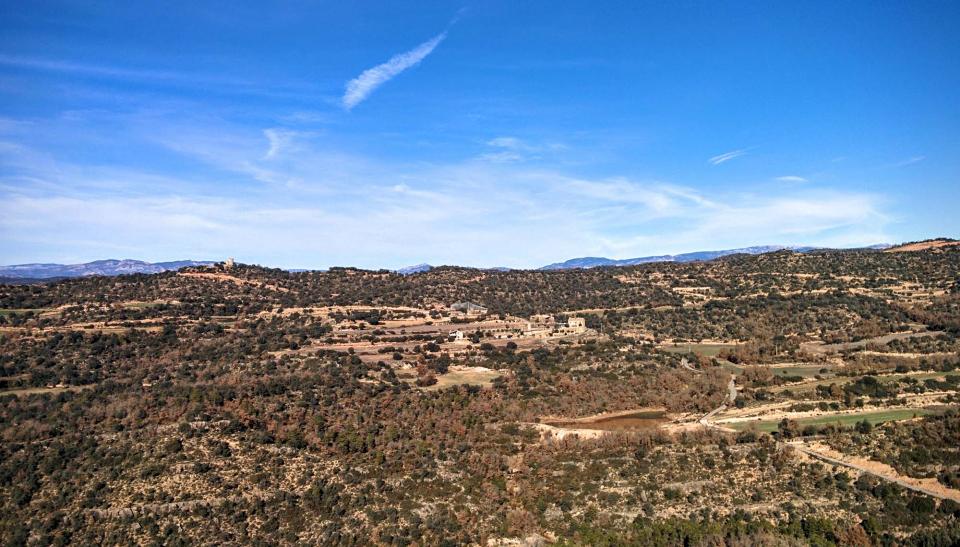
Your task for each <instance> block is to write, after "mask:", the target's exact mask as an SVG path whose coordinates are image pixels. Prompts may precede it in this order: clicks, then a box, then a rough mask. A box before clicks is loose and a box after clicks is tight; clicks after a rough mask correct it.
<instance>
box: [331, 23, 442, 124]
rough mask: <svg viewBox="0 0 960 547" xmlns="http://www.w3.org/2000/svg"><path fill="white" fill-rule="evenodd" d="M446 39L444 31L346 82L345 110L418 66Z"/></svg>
mask: <svg viewBox="0 0 960 547" xmlns="http://www.w3.org/2000/svg"><path fill="white" fill-rule="evenodd" d="M446 37H447V33H446V31H444V32H442V33H440V34H438V35H437V36H434V37H433V38H431V39H429V40H427V41H426V42H424V43H422V44H420V45H419V46H417V47H415V48H413V49H411V50H410V51H406V52H404V53H400V54H397V55H394V56H393V57H391V58H390V60H389V61H387V62H385V63H383V64H379V65H377V66H375V67H373V68H369V69H367V70H364V71H363V73H362V74H360V75H359V76H357V77H356V78H354V79H352V80H350V81H349V82H347V89H346V92H345V93H344V94H343V99H342V101H343V107H344V108H346V109H347V110H350V109H352V108H353V107H355V106H357V105H358V104H360V103H361V102H363V101H364V100H365V99H366V98H367V97H369V96H370V94H371V93H373V91H374V90H375V89H377V88H378V87H380V86H381V85H383V84H385V83H387V82H388V81H390V80H391V79H392V78H393V77H394V76H396V75H398V74H400V73H401V72H403V71H404V70H407V69H408V68H410V67H413V66H416V65H417V64H419V63H420V61H422V60H424V59H425V58H426V56H427V55H430V54H431V53H433V50H434V49H436V47H437V46H438V45H440V42H442V41H443V40H444V39H445V38H446Z"/></svg>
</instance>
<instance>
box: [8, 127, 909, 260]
mask: <svg viewBox="0 0 960 547" xmlns="http://www.w3.org/2000/svg"><path fill="white" fill-rule="evenodd" d="M96 123H97V122H93V121H91V122H85V123H84V124H82V125H79V126H77V125H76V124H73V123H71V124H63V122H61V121H55V122H50V125H48V124H47V123H45V122H43V121H42V120H37V121H35V125H36V126H37V127H35V128H34V129H35V131H36V133H37V135H39V136H41V137H46V136H48V135H50V134H56V140H62V139H67V138H79V136H80V135H83V134H86V133H88V132H89V128H90V127H91V126H95V125H96ZM99 123H102V120H101V121H100V122H99ZM125 126H126V127H127V128H128V129H127V130H126V132H124V134H122V135H114V136H112V138H113V139H115V140H116V141H117V142H118V143H119V142H121V141H122V142H129V141H141V142H144V143H146V144H148V145H150V146H157V145H159V146H163V147H164V148H165V150H166V151H168V152H173V153H175V154H180V155H183V156H184V157H187V158H190V159H191V160H196V161H197V162H198V163H197V167H196V168H194V169H191V171H190V174H189V175H182V174H178V173H169V174H163V175H162V176H161V174H158V173H153V172H151V171H150V170H149V168H147V167H144V166H143V165H140V164H138V163H137V162H135V161H134V162H131V163H130V164H129V166H127V167H124V168H122V169H121V168H120V167H123V166H120V167H115V168H111V169H106V168H104V167H103V166H100V165H98V164H73V163H71V162H69V161H64V160H63V158H61V157H57V156H56V155H54V154H52V153H50V152H46V151H45V150H46V147H43V146H41V147H40V148H37V149H34V148H32V147H31V146H30V145H25V144H19V143H17V142H15V141H13V142H11V143H10V144H9V145H6V146H3V142H2V141H0V234H3V235H4V237H3V238H0V259H2V260H0V261H3V262H7V263H15V262H31V261H36V260H44V261H84V260H90V259H94V258H101V257H103V256H106V255H110V256H113V255H117V253H122V254H123V255H124V256H130V257H134V258H143V259H148V260H158V259H163V258H171V259H172V258H182V257H193V258H217V257H222V256H237V257H240V258H242V259H243V260H246V261H251V262H260V263H264V264H269V265H274V266H287V267H321V266H330V265H336V264H340V265H356V266H363V267H392V266H401V265H403V264H408V263H415V262H423V261H427V262H431V263H438V264H439V263H446V264H450V263H454V264H463V265H478V266H482V265H487V266H489V265H501V264H502V265H508V266H517V267H532V266H540V265H543V264H546V263H548V262H554V261H556V260H557V259H559V258H570V257H574V256H585V255H594V256H611V257H614V258H628V257H632V256H644V255H651V254H666V253H676V252H683V251H691V250H697V249H705V248H728V247H729V248H733V247H743V246H747V245H751V244H759V243H778V244H797V245H800V244H805V245H825V244H837V242H842V243H844V244H869V243H876V242H878V241H885V240H889V239H891V238H890V237H886V235H885V233H884V228H885V227H886V226H888V225H889V224H890V223H891V222H892V220H891V219H890V218H889V217H888V216H887V215H885V214H884V213H883V205H884V201H883V200H882V199H881V196H877V195H872V194H868V193H862V192H856V191H842V190H836V191H832V192H831V191H825V190H816V191H813V190H811V189H809V188H808V187H806V186H802V187H799V188H794V187H791V186H790V185H785V186H784V187H783V188H780V189H774V190H770V189H768V191H766V192H764V193H763V194H758V195H749V194H743V193H726V192H723V191H720V190H717V189H710V190H705V189H697V188H694V187H690V186H685V185H682V184H676V183H670V182H661V181H657V180H636V179H631V178H629V177H616V176H590V175H589V174H587V173H573V172H565V171H564V170H563V169H561V168H558V167H556V166H553V167H546V166H532V165H530V164H525V163H492V162H483V161H476V158H475V157H472V156H465V157H463V158H462V159H459V160H458V159H448V160H446V161H436V162H429V163H421V162H414V163H407V162H401V161H394V160H390V159H385V158H382V157H374V156H365V155H361V154H358V153H355V152H354V153H351V152H348V151H343V150H338V146H342V144H340V145H338V144H337V143H336V142H335V141H334V140H332V139H330V138H329V136H328V135H325V134H324V133H309V132H299V131H297V132H294V131H291V130H287V129H280V128H268V129H263V128H251V127H246V126H236V125H231V124H229V123H224V122H221V123H214V122H212V121H210V119H208V118H202V119H198V120H194V121H193V122H190V121H189V119H188V120H184V117H183V115H182V113H179V112H178V113H176V114H173V113H171V114H170V115H169V118H167V119H164V118H155V117H151V118H149V123H146V122H143V123H127V124H125ZM285 132H286V133H285ZM38 138H39V137H38ZM291 138H292V141H290V140H289V139H291ZM285 139H287V140H285ZM489 146H490V147H491V148H493V149H502V150H504V151H511V150H521V151H522V150H523V149H524V148H525V147H534V148H539V147H543V146H547V145H541V144H530V143H526V142H525V141H523V140H521V139H518V138H516V137H498V138H496V139H491V140H490V144H489ZM294 150H295V151H296V153H291V152H292V151H294ZM187 176H188V177H189V178H185V177H187ZM264 183H266V184H264ZM558 226H560V227H562V228H561V229H558ZM64 234H70V236H71V239H70V240H69V241H66V240H65V239H64ZM291 234H295V235H297V237H292V236H291ZM304 234H306V236H305V237H304ZM758 234H761V235H760V236H758ZM757 237H762V238H763V239H762V240H757V239H756V238H757ZM143 241H150V242H151V245H150V246H149V248H145V247H143V244H142V242H143ZM411 241H415V242H417V243H416V244H415V245H413V244H411V243H410V242H411ZM146 253H148V254H146Z"/></svg>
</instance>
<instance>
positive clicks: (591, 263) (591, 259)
mask: <svg viewBox="0 0 960 547" xmlns="http://www.w3.org/2000/svg"><path fill="white" fill-rule="evenodd" d="M815 248H816V247H788V246H785V245H759V246H756V247H742V248H740V249H724V250H722V251H697V252H693V253H683V254H678V255H657V256H641V257H639V258H625V259H622V260H616V259H612V258H603V257H595V256H585V257H582V258H571V259H570V260H567V261H564V262H556V263H554V264H548V265H546V266H544V267H542V268H540V269H541V270H570V269H573V268H596V267H599V266H634V265H637V264H647V263H650V262H696V261H698V260H713V259H715V258H720V257H722V256H729V255H734V254H750V255H759V254H763V253H772V252H775V251H782V250H784V249H790V250H791V251H796V252H798V253H805V252H808V251H812V250H814V249H815Z"/></svg>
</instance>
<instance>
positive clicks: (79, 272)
mask: <svg viewBox="0 0 960 547" xmlns="http://www.w3.org/2000/svg"><path fill="white" fill-rule="evenodd" d="M889 247H891V246H890V245H887V244H880V245H871V246H870V247H866V248H868V249H877V250H881V249H887V248H889ZM818 248H819V247H789V246H785V245H760V246H756V247H743V248H740V249H725V250H722V251H697V252H693V253H683V254H678V255H658V256H643V257H639V258H626V259H623V260H616V259H613V258H604V257H594V256H585V257H581V258H572V259H570V260H567V261H564V262H557V263H554V264H548V265H546V266H543V267H542V268H539V269H541V270H569V269H574V268H597V267H601V266H633V265H635V264H647V263H650V262H695V261H698V260H713V259H715V258H720V257H723V256H729V255H734V254H751V255H758V254H763V253H771V252H775V251H782V250H784V249H789V250H791V251H796V252H799V253H805V252H809V251H812V250H815V249H818ZM211 264H216V262H213V261H209V260H176V261H173V262H143V261H141V260H129V259H128V260H97V261H94V262H87V263H85V264H17V265H15V266H0V282H30V281H26V280H37V281H41V280H49V279H63V278H69V277H86V276H91V275H105V276H111V275H124V274H135V273H147V274H149V273H160V272H166V271H169V270H179V269H180V268H185V267H187V266H209V265H211ZM432 269H433V266H431V265H430V264H417V265H415V266H407V267H405V268H399V269H397V270H394V271H395V272H397V273H399V274H401V275H412V274H416V273H421V272H427V271H430V270H432ZM485 269H487V270H490V271H500V272H503V271H509V270H510V268H503V267H498V268H485ZM288 271H291V272H306V271H314V270H303V269H291V270H288ZM18 280H22V281H18Z"/></svg>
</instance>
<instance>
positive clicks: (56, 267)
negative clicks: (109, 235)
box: [0, 259, 216, 279]
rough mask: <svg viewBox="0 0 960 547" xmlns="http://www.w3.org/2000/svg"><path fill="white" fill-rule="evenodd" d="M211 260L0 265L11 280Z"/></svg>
mask: <svg viewBox="0 0 960 547" xmlns="http://www.w3.org/2000/svg"><path fill="white" fill-rule="evenodd" d="M211 264H216V262H211V261H209V260H176V261H173V262H144V261H142V260H129V259H126V260H96V261H94V262H87V263H85V264H16V265H13V266H0V277H3V278H12V279H57V278H67V277H86V276H90V275H106V276H112V275H124V274H135V273H160V272H166V271H169V270H179V269H180V268H185V267H187V266H209V265H211Z"/></svg>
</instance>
